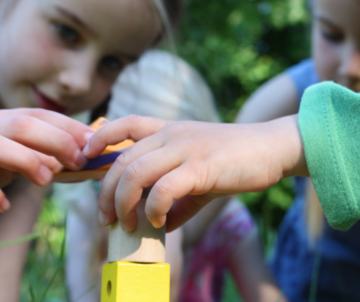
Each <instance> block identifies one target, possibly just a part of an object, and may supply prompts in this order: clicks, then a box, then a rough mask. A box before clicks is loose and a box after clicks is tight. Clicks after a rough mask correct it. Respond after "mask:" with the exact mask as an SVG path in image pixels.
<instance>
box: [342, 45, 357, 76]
mask: <svg viewBox="0 0 360 302" xmlns="http://www.w3.org/2000/svg"><path fill="white" fill-rule="evenodd" d="M340 74H341V75H343V76H346V77H348V78H357V79H360V49H358V48H357V47H353V46H349V47H348V49H347V50H346V51H344V53H343V55H342V60H341V65H340Z"/></svg>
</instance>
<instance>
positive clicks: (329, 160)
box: [299, 82, 360, 230]
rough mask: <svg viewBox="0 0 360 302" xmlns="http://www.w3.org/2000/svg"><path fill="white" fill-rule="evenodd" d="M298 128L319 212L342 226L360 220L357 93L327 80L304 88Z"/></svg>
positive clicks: (345, 228) (359, 98)
mask: <svg viewBox="0 0 360 302" xmlns="http://www.w3.org/2000/svg"><path fill="white" fill-rule="evenodd" d="M299 126H300V131H301V136H302V138H303V143H304V149H305V157H306V161H307V165H308V168H309V172H310V176H311V178H312V180H313V182H314V186H315V189H316V192H317V194H318V196H319V199H320V202H321V205H322V207H323V210H324V213H325V216H326V218H327V220H328V222H329V224H330V225H331V226H332V227H334V228H336V229H340V230H347V229H348V228H350V227H351V226H352V225H353V224H354V223H355V222H356V221H357V220H359V219H360V95H359V94H358V93H355V92H353V91H351V90H349V89H347V88H344V87H342V86H340V85H337V84H334V83H332V82H324V83H321V84H318V85H314V86H312V87H310V88H308V89H307V90H306V91H305V93H304V96H303V99H302V101H301V106H300V112H299Z"/></svg>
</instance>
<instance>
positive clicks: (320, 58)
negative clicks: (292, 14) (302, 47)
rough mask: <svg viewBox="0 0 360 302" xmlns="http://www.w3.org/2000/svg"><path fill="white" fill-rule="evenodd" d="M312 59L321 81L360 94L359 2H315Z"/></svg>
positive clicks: (337, 0)
mask: <svg viewBox="0 0 360 302" xmlns="http://www.w3.org/2000/svg"><path fill="white" fill-rule="evenodd" d="M313 14H314V18H313V19H314V20H313V32H312V37H313V38H312V39H313V49H312V52H313V58H314V59H315V64H316V69H317V72H318V74H319V76H320V79H321V80H322V81H324V80H333V81H335V82H337V83H339V84H341V85H343V86H346V87H348V88H350V89H352V90H354V91H357V92H360V1H358V0H316V1H314V8H313Z"/></svg>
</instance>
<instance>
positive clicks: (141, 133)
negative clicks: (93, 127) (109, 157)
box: [83, 115, 168, 158]
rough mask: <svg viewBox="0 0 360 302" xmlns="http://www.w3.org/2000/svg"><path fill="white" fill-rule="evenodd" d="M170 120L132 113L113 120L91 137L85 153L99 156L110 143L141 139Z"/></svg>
mask: <svg viewBox="0 0 360 302" xmlns="http://www.w3.org/2000/svg"><path fill="white" fill-rule="evenodd" d="M167 123H168V122H166V121H163V120H159V119H156V118H151V117H143V116H138V115H130V116H127V117H124V118H121V119H118V120H116V121H113V122H111V123H109V124H107V125H106V126H104V127H103V128H101V129H100V130H98V131H97V132H95V134H94V135H93V136H92V137H91V138H90V140H89V142H88V144H87V145H86V147H85V148H84V151H83V152H84V155H85V156H86V157H88V158H93V157H96V156H98V155H99V154H100V153H101V152H102V151H103V150H104V149H105V148H106V146H108V145H115V144H117V143H119V142H121V141H123V140H125V139H132V140H134V141H139V140H141V139H143V138H145V137H148V136H150V135H152V134H154V133H156V132H158V131H159V130H161V129H162V128H164V127H165V125H166V124H167Z"/></svg>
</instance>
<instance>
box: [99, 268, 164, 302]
mask: <svg viewBox="0 0 360 302" xmlns="http://www.w3.org/2000/svg"><path fill="white" fill-rule="evenodd" d="M169 299H170V265H169V264H167V263H154V264H150V263H144V264H142V263H132V262H123V261H118V262H113V263H108V264H105V265H104V266H103V271H102V282H101V302H169Z"/></svg>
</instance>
